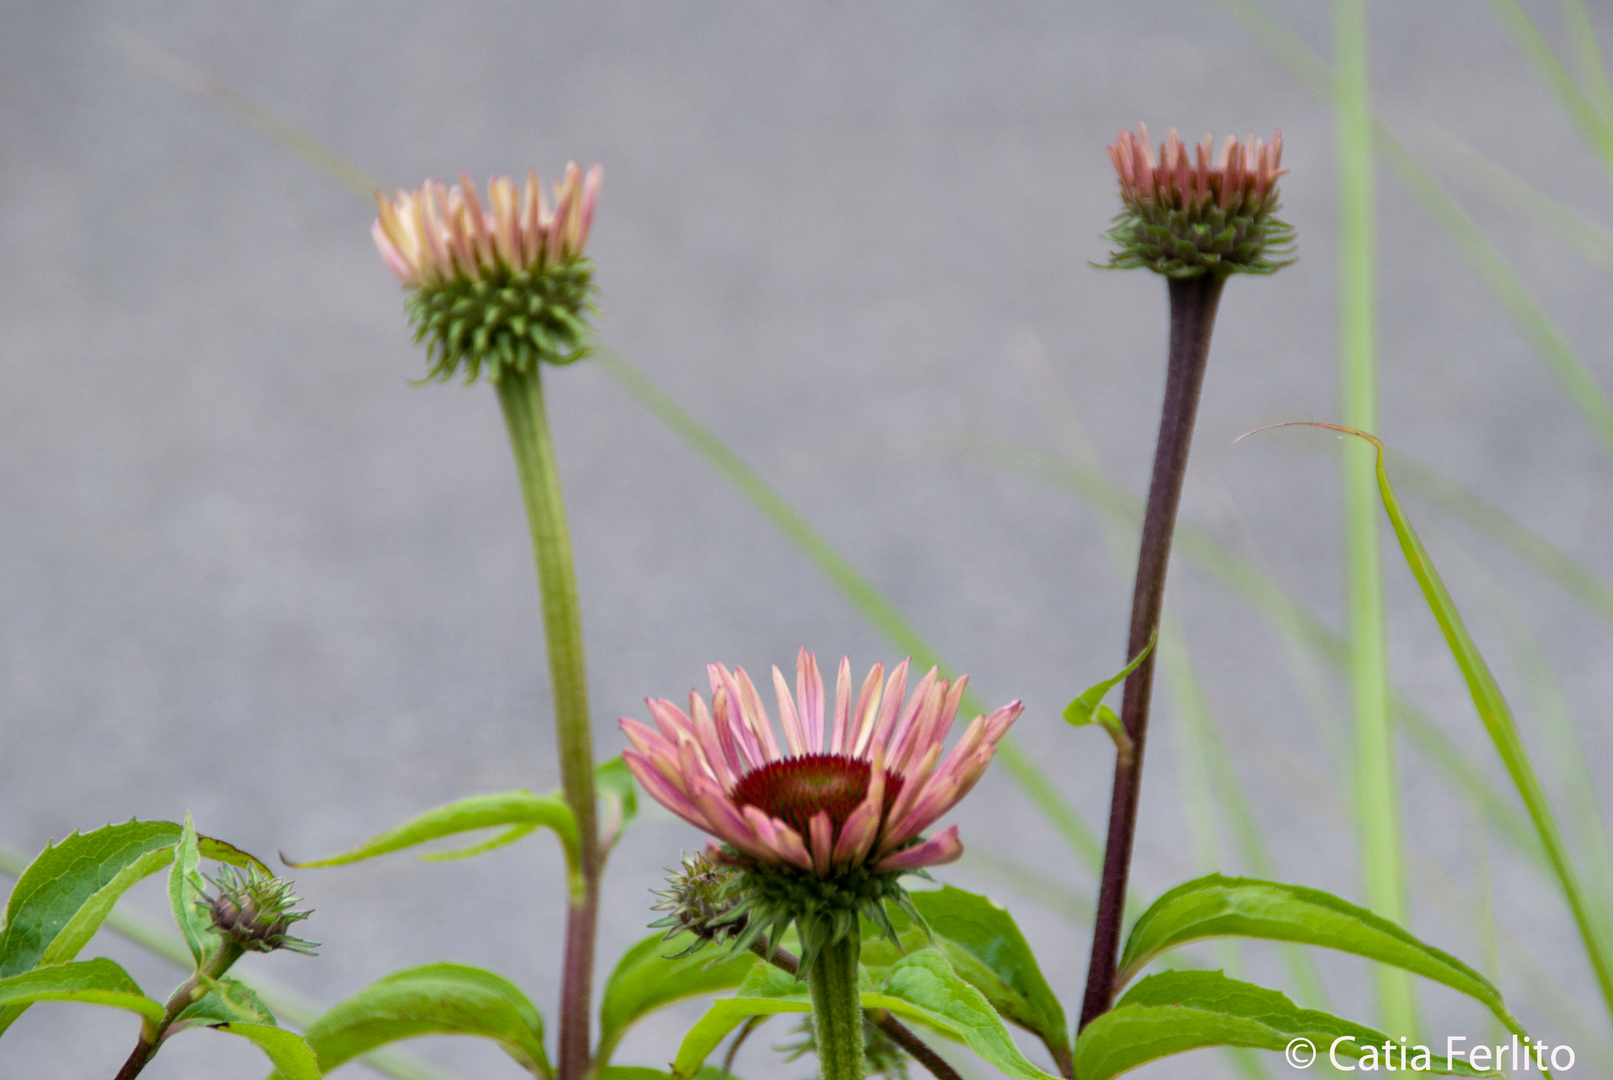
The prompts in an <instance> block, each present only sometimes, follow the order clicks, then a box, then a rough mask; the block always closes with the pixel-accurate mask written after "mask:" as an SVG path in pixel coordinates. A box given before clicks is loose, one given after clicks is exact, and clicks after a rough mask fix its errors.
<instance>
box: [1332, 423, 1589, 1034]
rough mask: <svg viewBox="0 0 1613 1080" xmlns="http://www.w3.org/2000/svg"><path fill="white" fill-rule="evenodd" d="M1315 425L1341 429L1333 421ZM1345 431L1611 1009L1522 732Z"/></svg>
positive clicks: (1381, 480)
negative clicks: (1521, 805) (1518, 801)
mask: <svg viewBox="0 0 1613 1080" xmlns="http://www.w3.org/2000/svg"><path fill="white" fill-rule="evenodd" d="M1319 426H1322V427H1331V428H1333V430H1336V431H1344V429H1342V428H1338V427H1335V426H1334V425H1328V424H1323V425H1319ZM1344 433H1345V434H1348V435H1354V436H1356V437H1357V438H1361V439H1365V440H1366V441H1368V442H1370V443H1371V444H1372V445H1373V446H1374V447H1376V448H1377V451H1378V469H1377V471H1378V488H1379V491H1380V492H1381V494H1382V498H1383V506H1384V509H1385V510H1386V511H1388V513H1389V522H1390V524H1391V525H1393V526H1394V530H1395V537H1396V538H1397V539H1398V540H1399V541H1400V550H1401V552H1402V553H1403V554H1404V555H1405V558H1406V565H1407V566H1408V567H1410V569H1411V572H1412V576H1413V577H1415V578H1416V579H1417V585H1418V588H1420V589H1421V590H1422V593H1423V599H1424V600H1425V601H1427V603H1428V609H1429V611H1430V612H1432V613H1433V616H1434V620H1435V621H1436V622H1438V623H1439V629H1440V632H1441V633H1442V634H1443V635H1444V637H1445V644H1446V646H1447V647H1448V648H1449V649H1450V652H1451V656H1452V658H1454V659H1455V660H1456V664H1457V667H1459V668H1461V671H1462V678H1463V680H1464V681H1465V682H1466V683H1467V689H1468V693H1469V695H1470V696H1471V697H1472V698H1473V706H1474V708H1475V709H1476V710H1477V711H1478V714H1479V719H1480V720H1481V721H1483V723H1484V730H1485V731H1486V732H1487V733H1488V734H1489V736H1490V741H1491V742H1492V743H1494V744H1495V749H1496V752H1497V753H1498V754H1500V755H1501V761H1502V763H1503V764H1504V765H1505V766H1506V769H1507V773H1508V775H1509V776H1511V777H1512V782H1513V785H1514V786H1515V787H1516V788H1517V789H1518V794H1519V796H1520V797H1522V799H1523V803H1524V805H1525V806H1526V807H1528V810H1529V816H1530V818H1531V819H1532V820H1533V821H1534V824H1535V829H1536V831H1537V832H1538V834H1539V837H1540V844H1541V846H1542V847H1543V848H1545V850H1546V855H1547V857H1548V858H1549V859H1550V860H1551V864H1552V869H1553V870H1554V871H1555V872H1556V876H1557V881H1558V884H1559V886H1560V887H1561V889H1562V892H1563V897H1564V899H1566V900H1567V901H1568V907H1569V909H1570V910H1571V911H1572V912H1573V915H1574V922H1575V924H1576V926H1577V927H1578V928H1579V933H1580V939H1581V941H1582V942H1583V943H1584V946H1585V953H1586V957H1587V958H1588V959H1589V960H1590V962H1591V967H1592V969H1593V970H1594V971H1595V973H1596V981H1597V984H1598V985H1599V986H1600V988H1601V991H1602V999H1603V1001H1604V1002H1605V1003H1606V1004H1607V1007H1608V1010H1609V1012H1610V1013H1613V957H1610V956H1609V951H1610V950H1609V948H1608V945H1607V943H1606V942H1604V941H1603V940H1602V938H1601V935H1600V934H1598V933H1597V929H1596V926H1597V924H1596V920H1595V918H1594V916H1593V915H1592V914H1591V911H1590V901H1589V899H1588V898H1587V897H1586V895H1585V890H1584V887H1583V886H1582V885H1581V884H1580V880H1579V874H1578V873H1577V872H1576V871H1575V869H1574V864H1573V860H1572V859H1571V857H1570V856H1569V853H1568V847H1567V845H1566V844H1565V843H1564V842H1563V836H1562V830H1561V829H1560V828H1559V827H1558V825H1557V818H1556V815H1555V814H1554V813H1553V811H1552V808H1551V802H1550V800H1549V799H1547V797H1546V789H1545V787H1544V786H1543V785H1542V784H1541V782H1540V777H1539V775H1537V774H1536V772H1535V768H1534V764H1533V763H1532V762H1531V761H1530V760H1529V752H1528V751H1527V750H1526V749H1525V747H1524V745H1523V739H1522V737H1521V736H1520V735H1519V734H1518V725H1517V722H1516V721H1515V720H1514V719H1513V717H1512V710H1511V708H1509V707H1508V705H1507V702H1506V698H1505V697H1504V696H1502V694H1501V688H1500V687H1499V686H1498V685H1496V681H1495V677H1494V676H1493V675H1491V674H1490V669H1489V666H1488V665H1487V664H1486V663H1485V662H1484V657H1483V656H1482V655H1480V653H1479V650H1478V647H1477V646H1476V645H1474V644H1473V639H1472V637H1471V636H1469V635H1468V632H1467V627H1466V626H1464V625H1463V623H1462V616H1461V614H1460V613H1459V612H1458V611H1457V610H1456V604H1455V602H1454V601H1452V600H1451V596H1450V593H1449V592H1447V591H1446V589H1445V583H1444V582H1443V581H1441V580H1440V577H1439V572H1438V571H1437V570H1436V569H1435V568H1434V564H1433V561H1432V560H1431V559H1429V557H1428V552H1427V550H1426V549H1424V547H1423V544H1422V541H1421V540H1419V539H1418V538H1417V532H1416V530H1415V529H1413V528H1412V527H1411V522H1410V521H1409V520H1408V519H1407V518H1406V516H1405V514H1404V513H1402V512H1401V509H1400V503H1399V502H1398V500H1396V498H1395V492H1394V488H1393V487H1392V486H1391V485H1390V483H1389V475H1388V473H1386V472H1385V471H1384V465H1383V444H1382V443H1381V442H1379V441H1378V440H1377V439H1376V438H1374V437H1373V436H1371V435H1368V434H1366V433H1365V432H1361V431H1344Z"/></svg>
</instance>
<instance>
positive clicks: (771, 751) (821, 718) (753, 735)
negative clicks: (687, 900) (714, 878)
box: [622, 649, 1020, 878]
mask: <svg viewBox="0 0 1613 1080" xmlns="http://www.w3.org/2000/svg"><path fill="white" fill-rule="evenodd" d="M709 672H710V676H711V689H712V705H711V708H710V709H709V710H708V709H707V708H706V703H705V701H704V700H703V699H702V698H701V697H700V695H699V694H698V693H695V692H692V691H691V692H690V694H689V711H688V712H687V713H685V712H684V711H683V710H682V709H680V708H678V707H677V706H676V705H674V704H673V703H672V702H670V701H667V700H664V699H661V700H652V701H649V702H648V704H649V707H650V715H651V716H653V717H654V719H655V723H656V727H655V728H651V727H649V726H647V725H645V724H641V723H639V722H637V721H635V720H629V719H623V720H622V730H623V731H624V732H625V733H626V734H627V737H628V739H629V741H631V742H632V744H633V748H632V749H630V750H628V751H626V752H625V753H624V754H623V755H622V756H623V757H624V758H625V759H626V761H627V767H628V768H629V769H631V770H632V771H633V775H634V776H635V777H637V778H638V781H639V783H641V784H643V785H644V788H645V790H646V791H648V792H649V793H650V794H651V795H653V796H654V797H655V798H656V800H657V801H659V802H660V803H661V804H662V805H663V806H665V807H666V808H667V809H669V810H671V811H672V812H673V813H675V814H677V815H678V816H679V817H681V818H683V819H684V820H685V821H687V822H689V823H690V824H691V825H694V826H696V827H697V828H700V829H704V830H705V831H706V832H708V833H711V834H712V835H713V836H716V837H717V838H718V839H720V840H721V841H723V843H724V844H725V845H726V848H719V847H716V846H715V845H713V848H712V850H711V851H710V852H709V854H710V855H711V857H712V858H713V859H715V860H717V861H720V862H727V863H731V864H738V865H742V866H750V865H766V866H790V867H794V868H795V869H797V870H799V871H802V872H803V873H807V874H812V875H815V876H817V877H819V878H828V877H832V876H834V875H835V874H836V873H838V872H839V871H841V870H843V869H847V868H854V867H863V866H867V867H868V868H869V869H870V870H871V871H872V872H873V873H875V874H883V873H889V872H892V871H902V870H915V869H919V868H921V867H925V866H933V865H936V864H939V863H946V862H951V861H952V860H954V859H956V858H957V857H958V856H959V855H960V854H962V853H963V845H962V844H961V843H959V841H958V830H957V827H956V826H953V827H952V828H950V829H947V830H946V831H945V832H942V833H940V834H938V835H936V836H935V837H932V838H931V839H929V840H925V841H923V842H916V841H917V840H918V837H919V834H920V833H922V832H923V831H924V830H925V829H926V828H928V827H929V826H930V825H931V824H933V823H934V822H935V820H936V819H937V818H939V817H940V816H941V815H942V814H944V813H946V812H947V811H948V810H950V809H951V808H952V807H953V806H954V805H955V804H956V803H957V802H958V800H959V799H962V798H963V796H964V795H966V794H967V793H968V791H969V789H970V788H972V787H973V786H974V784H975V781H977V780H979V779H980V775H981V773H983V772H985V770H986V765H987V764H988V763H989V762H990V761H991V758H992V755H993V754H994V753H996V743H997V740H998V739H1000V738H1001V737H1002V735H1003V733H1004V732H1006V731H1007V730H1008V726H1009V725H1010V724H1012V723H1013V722H1014V720H1015V719H1016V718H1017V717H1018V716H1019V713H1020V704H1019V702H1017V701H1016V702H1013V703H1012V704H1009V705H1004V706H1003V707H1002V708H1000V709H998V710H997V711H996V712H994V713H992V714H991V715H990V716H981V717H977V718H976V719H975V721H974V722H973V723H972V724H970V725H969V728H968V730H967V731H966V732H965V734H964V736H963V738H962V739H961V740H960V741H959V742H958V744H957V746H955V747H953V749H952V752H951V753H950V754H948V755H947V756H946V758H945V760H942V758H941V751H942V743H943V741H944V740H945V738H946V734H947V730H948V728H950V727H951V726H952V720H953V717H954V716H955V715H956V714H957V711H958V705H959V703H960V702H961V701H962V699H963V690H964V686H965V684H966V683H967V681H968V680H967V679H959V680H957V681H956V682H954V683H950V684H949V683H948V681H947V680H946V679H942V678H939V677H938V673H937V671H936V670H935V669H934V668H932V669H931V670H930V672H929V674H927V675H925V676H924V678H923V679H921V680H920V681H919V684H918V686H917V687H916V688H915V689H914V691H913V693H912V694H911V695H908V697H907V700H906V702H905V704H904V702H903V696H904V694H905V692H906V690H907V675H908V661H906V660H904V661H902V662H901V663H900V664H898V665H897V666H896V669H895V670H894V671H893V672H892V673H891V676H890V679H889V680H888V681H887V680H886V679H885V669H884V666H883V665H881V664H875V665H874V667H873V670H872V671H870V672H869V673H868V677H867V679H865V680H864V681H863V685H862V690H861V692H860V693H859V694H858V695H857V700H856V705H855V707H853V704H852V699H851V686H852V684H851V664H850V661H849V660H841V661H840V678H839V685H838V689H837V693H836V695H835V706H834V716H833V726H832V727H830V726H828V725H827V724H826V723H825V706H826V702H825V700H824V693H823V679H822V676H821V675H819V673H818V664H817V660H816V659H815V658H814V657H813V655H812V654H811V653H809V652H807V651H806V650H805V649H802V650H801V655H800V658H799V660H798V661H797V664H796V689H795V694H794V695H793V699H792V695H791V694H790V690H789V686H788V684H787V683H786V682H785V679H784V676H783V674H782V673H780V671H779V669H778V668H777V667H775V668H774V669H773V684H774V690H775V692H776V694H777V696H778V709H779V716H780V720H781V721H782V726H783V729H784V730H783V734H784V741H783V744H782V746H781V745H780V742H779V740H778V738H777V737H776V735H775V734H774V731H773V725H772V722H771V721H770V720H769V719H768V715H767V710H766V708H765V706H763V704H762V699H761V695H760V694H759V693H757V690H756V687H755V685H754V684H753V683H752V682H751V679H750V676H749V675H747V674H746V673H745V669H744V668H739V669H737V670H735V671H729V670H728V669H727V668H725V667H723V666H722V665H721V664H712V665H711V667H710V669H709ZM657 729H659V730H657Z"/></svg>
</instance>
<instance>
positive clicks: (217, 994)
mask: <svg viewBox="0 0 1613 1080" xmlns="http://www.w3.org/2000/svg"><path fill="white" fill-rule="evenodd" d="M174 1023H175V1024H176V1025H178V1024H185V1025H188V1026H194V1027H217V1026H218V1025H220V1024H232V1023H244V1024H258V1025H261V1026H264V1027H279V1026H280V1025H279V1024H278V1023H276V1022H275V1018H274V1013H272V1012H270V1011H269V1007H268V1006H267V1005H265V1004H264V1003H263V1002H262V1001H261V1000H260V999H259V998H258V995H257V994H256V993H255V992H254V991H253V990H252V988H251V987H249V986H247V985H246V984H245V983H243V982H240V981H239V980H236V979H219V980H218V981H216V982H215V983H214V984H213V986H212V988H211V989H209V990H208V991H207V993H206V995H204V996H203V998H202V999H201V1000H200V1001H197V1002H193V1003H192V1004H190V1005H188V1006H186V1007H185V1009H184V1010H183V1011H182V1012H181V1013H180V1014H179V1015H178V1016H176V1017H175V1018H174Z"/></svg>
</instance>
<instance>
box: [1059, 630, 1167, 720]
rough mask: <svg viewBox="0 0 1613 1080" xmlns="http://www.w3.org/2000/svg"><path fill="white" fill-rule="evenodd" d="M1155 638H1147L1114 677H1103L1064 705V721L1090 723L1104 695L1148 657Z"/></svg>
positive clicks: (1095, 715)
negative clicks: (1101, 680) (1139, 650)
mask: <svg viewBox="0 0 1613 1080" xmlns="http://www.w3.org/2000/svg"><path fill="white" fill-rule="evenodd" d="M1157 638H1158V634H1157V633H1156V634H1155V636H1154V637H1151V638H1149V639H1148V644H1147V645H1144V646H1143V651H1142V652H1140V653H1138V654H1137V655H1136V656H1134V657H1132V658H1131V663H1129V664H1127V665H1126V666H1125V667H1123V668H1121V669H1120V673H1119V674H1118V675H1116V676H1115V677H1114V678H1112V679H1105V680H1104V681H1103V682H1101V683H1098V684H1097V685H1096V686H1092V687H1088V688H1087V689H1086V690H1083V691H1082V692H1081V695H1080V696H1079V697H1077V698H1076V699H1075V700H1074V701H1072V702H1070V703H1069V704H1068V705H1066V706H1064V714H1063V715H1064V722H1065V723H1067V724H1070V725H1072V726H1074V727H1081V726H1083V725H1085V724H1090V723H1092V722H1093V720H1094V719H1095V718H1096V717H1097V715H1098V709H1099V707H1100V706H1101V705H1102V704H1103V699H1104V695H1106V694H1108V693H1109V691H1111V690H1113V689H1114V688H1115V687H1116V686H1118V685H1120V684H1121V683H1123V682H1125V681H1126V677H1127V676H1128V675H1130V674H1131V673H1132V672H1133V671H1136V670H1137V668H1138V667H1140V666H1141V665H1142V662H1143V661H1144V660H1146V659H1148V654H1149V653H1151V652H1153V651H1154V642H1155V640H1156V639H1157Z"/></svg>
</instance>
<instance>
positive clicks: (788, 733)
mask: <svg viewBox="0 0 1613 1080" xmlns="http://www.w3.org/2000/svg"><path fill="white" fill-rule="evenodd" d="M773 694H774V696H775V697H777V698H778V717H779V723H780V724H781V725H782V726H783V727H784V742H785V745H787V746H788V747H789V748H790V753H791V754H793V755H795V756H796V757H803V756H805V755H806V754H807V753H808V752H809V751H808V750H807V743H806V738H805V736H804V735H802V733H801V722H800V721H799V720H798V719H796V716H795V704H794V703H793V702H792V701H791V700H790V698H791V696H792V695H791V694H790V684H789V683H787V682H785V681H784V672H782V671H780V670H779V669H778V665H777V664H774V665H773Z"/></svg>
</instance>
